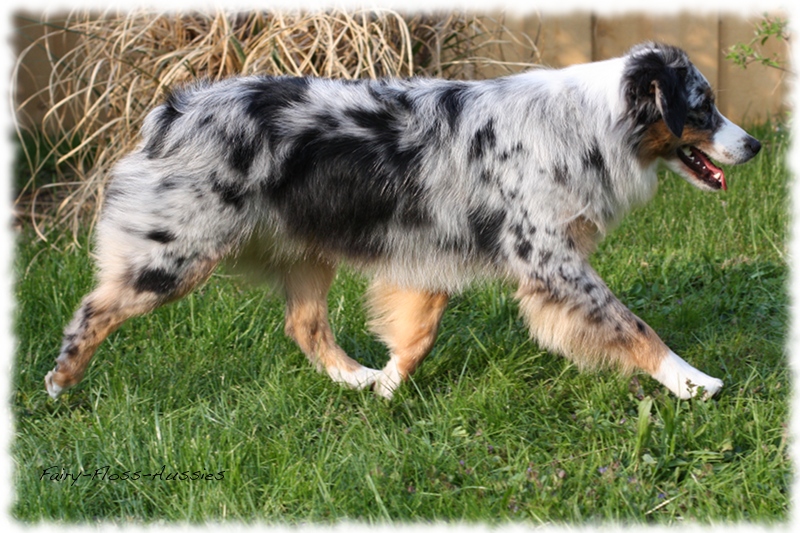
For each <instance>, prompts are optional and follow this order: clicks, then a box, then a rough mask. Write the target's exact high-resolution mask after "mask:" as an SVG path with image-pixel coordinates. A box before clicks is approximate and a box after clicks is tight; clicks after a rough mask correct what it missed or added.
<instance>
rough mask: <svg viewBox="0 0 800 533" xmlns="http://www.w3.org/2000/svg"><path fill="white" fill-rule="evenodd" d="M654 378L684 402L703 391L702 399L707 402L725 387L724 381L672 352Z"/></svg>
mask: <svg viewBox="0 0 800 533" xmlns="http://www.w3.org/2000/svg"><path fill="white" fill-rule="evenodd" d="M653 377H654V378H655V379H656V380H658V381H659V382H661V383H662V384H663V385H664V386H665V387H667V388H668V389H669V390H670V391H672V393H673V394H674V395H675V396H677V397H678V398H681V399H682V400H688V399H689V398H694V397H695V396H697V395H698V394H699V393H700V390H701V389H702V391H703V392H702V396H701V397H700V398H701V399H703V400H707V399H709V398H711V397H712V396H714V395H715V394H716V393H717V392H719V390H720V389H721V388H722V386H723V383H722V380H720V379H717V378H712V377H711V376H709V375H706V374H704V373H703V372H700V371H699V370H697V369H696V368H695V367H693V366H692V365H690V364H689V363H687V362H686V361H684V360H683V359H682V358H681V357H680V356H679V355H677V354H676V353H674V352H672V351H670V352H669V355H667V357H665V358H664V359H663V360H662V361H661V366H659V368H658V371H656V373H655V374H653Z"/></svg>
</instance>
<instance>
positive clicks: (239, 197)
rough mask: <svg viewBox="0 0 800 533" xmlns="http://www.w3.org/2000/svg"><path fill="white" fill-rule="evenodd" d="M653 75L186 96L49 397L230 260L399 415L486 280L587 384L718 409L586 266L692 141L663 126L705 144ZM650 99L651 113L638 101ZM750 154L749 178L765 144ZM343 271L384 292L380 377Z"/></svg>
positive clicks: (379, 304) (144, 164) (152, 130)
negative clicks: (629, 387) (342, 304)
mask: <svg viewBox="0 0 800 533" xmlns="http://www.w3.org/2000/svg"><path fill="white" fill-rule="evenodd" d="M653 50H654V51H652V54H654V57H655V59H659V58H660V59H661V60H664V61H666V58H668V57H670V58H672V59H671V60H672V61H676V62H680V61H684V60H685V56H681V55H680V54H677V52H675V51H674V50H673V49H666V48H665V49H660V48H654V49H653ZM662 56H663V57H662ZM673 56H674V57H673ZM631 57H635V56H633V55H632V56H631ZM650 59H652V58H650ZM664 61H662V63H663V62H664ZM685 61H686V63H687V65H690V64H689V63H688V60H685ZM636 65H637V63H636V61H635V60H634V59H631V58H620V59H617V60H612V61H609V62H606V63H599V64H593V65H588V66H582V67H574V68H572V69H565V70H562V71H534V72H531V73H525V74H521V75H517V76H513V77H509V78H501V79H498V80H489V81H482V82H446V81H442V80H380V81H360V82H343V81H333V80H323V79H307V78H270V77H261V78H258V77H254V78H241V79H231V80H226V81H223V82H220V83H217V84H200V85H197V86H195V87H192V88H189V89H187V90H183V91H180V92H177V93H174V94H173V95H171V96H170V97H169V99H168V100H167V102H166V103H165V104H164V105H162V106H160V107H159V108H157V109H156V110H155V111H153V112H152V113H151V114H150V115H149V116H148V118H147V119H146V121H145V125H144V127H143V131H142V136H143V142H142V144H141V146H140V147H139V149H138V150H137V151H135V152H134V153H133V154H130V155H129V156H127V157H126V158H124V159H122V160H121V161H120V163H119V164H118V165H117V167H116V169H115V173H114V176H113V179H112V181H111V183H110V185H109V188H108V192H107V196H106V201H105V205H104V207H103V212H102V215H101V218H100V222H99V224H98V227H97V230H96V253H97V256H98V266H99V272H98V281H99V283H98V287H97V289H96V290H95V291H94V292H92V293H91V294H90V295H88V296H87V297H86V298H85V299H84V302H83V304H82V305H81V308H80V309H79V310H78V312H77V313H76V315H75V318H74V319H73V321H72V323H71V324H70V325H69V326H68V327H67V329H66V331H65V334H64V342H63V344H62V350H61V354H60V355H59V357H58V359H57V366H56V368H55V369H54V370H53V372H51V373H49V374H48V375H47V377H46V384H47V388H48V391H49V392H50V393H51V395H53V396H57V395H58V394H60V393H61V392H62V391H63V390H64V389H66V388H67V387H70V386H72V385H74V384H75V383H77V382H78V381H80V379H81V378H82V376H83V373H84V371H85V369H86V366H87V364H88V362H89V360H90V358H91V357H92V355H93V353H94V351H95V350H96V348H97V346H98V345H99V343H100V342H102V340H103V339H104V338H105V337H106V336H107V335H108V334H109V333H110V332H111V331H113V330H114V329H115V328H116V327H117V326H118V325H119V324H121V323H122V322H124V321H125V320H127V319H128V318H130V317H133V316H136V315H140V314H143V313H146V312H148V311H150V310H152V309H154V308H156V307H158V306H159V305H162V304H164V303H166V302H169V301H172V300H175V299H177V298H180V297H181V296H183V295H184V294H186V293H187V292H189V291H191V290H192V289H193V288H194V287H196V286H197V285H198V284H199V283H201V282H202V281H203V280H205V279H206V278H207V277H208V276H209V275H210V274H211V272H212V271H213V269H214V268H215V267H216V265H217V264H218V263H219V262H220V261H221V260H223V259H225V258H228V259H229V260H230V261H231V263H232V265H233V266H234V268H237V269H239V270H242V271H246V272H248V273H249V274H251V275H255V276H256V277H261V278H263V279H267V280H269V281H271V282H272V283H273V284H274V285H276V286H277V287H279V289H280V290H281V291H282V293H283V295H284V296H285V298H286V333H287V334H288V335H289V336H291V337H292V338H293V339H295V341H296V342H297V343H298V345H299V346H300V348H301V349H302V350H303V351H304V353H305V354H306V355H307V356H308V358H309V359H310V360H311V362H312V363H313V364H314V365H315V366H317V368H318V369H319V370H323V371H326V372H327V373H328V374H329V375H330V376H331V377H332V378H333V379H334V380H335V381H339V382H343V383H345V384H347V385H349V386H351V387H356V388H361V387H367V386H373V387H374V388H375V390H376V391H377V392H378V393H379V394H381V395H383V396H387V397H389V396H391V395H392V393H393V391H394V389H395V388H396V387H397V385H398V384H399V383H400V382H401V381H403V380H404V379H406V378H407V377H408V376H409V375H410V374H411V373H413V371H414V369H415V368H416V367H417V366H418V365H419V363H420V362H421V361H422V360H423V359H424V357H425V356H426V355H427V353H428V352H429V351H430V349H431V347H432V345H433V342H434V340H435V337H436V333H437V331H438V327H439V321H440V319H441V316H442V313H443V312H444V309H445V307H446V303H447V300H448V297H449V295H451V294H453V293H456V292H458V291H461V290H462V289H463V288H464V287H466V286H467V285H468V284H469V283H471V282H472V281H473V280H475V279H480V278H487V277H491V278H503V279H506V280H509V281H512V282H516V283H517V284H518V286H519V288H518V291H517V297H518V299H519V301H520V309H521V312H522V314H523V315H524V317H525V318H526V321H527V323H528V325H529V327H530V329H531V332H532V334H533V335H534V337H535V338H536V339H538V341H539V342H540V343H541V344H542V345H543V346H545V347H547V348H549V349H552V350H554V351H557V352H559V353H562V354H564V355H566V356H568V357H570V358H572V359H573V360H575V361H577V362H578V363H579V364H581V365H582V366H598V365H605V364H610V365H612V366H616V367H618V368H621V369H623V370H633V369H640V370H644V371H646V372H648V373H649V374H651V375H653V376H654V377H656V379H658V380H659V381H661V382H662V383H665V384H666V385H667V386H668V387H669V388H670V390H672V391H673V392H674V393H676V394H677V395H679V396H681V397H689V396H692V395H694V394H696V392H697V390H698V388H703V389H704V390H705V394H706V395H710V394H713V393H714V392H716V391H717V390H718V389H719V388H720V387H721V385H722V383H721V381H719V380H715V379H713V378H710V377H709V376H706V375H705V374H703V373H702V372H700V371H698V370H696V369H694V368H692V367H691V366H690V365H689V364H688V363H686V362H685V361H683V360H682V359H680V358H679V357H678V356H677V355H675V354H674V353H673V352H672V351H671V350H669V348H667V347H666V345H664V343H663V342H661V340H660V339H659V338H658V336H657V335H656V334H655V332H653V330H652V329H650V328H649V326H647V325H646V324H645V323H644V322H643V321H641V320H640V319H639V318H637V317H636V316H635V315H634V314H633V313H631V312H630V311H629V310H628V309H627V308H626V307H625V306H624V305H623V304H622V303H620V302H619V301H618V300H617V299H616V298H615V297H614V295H613V294H612V293H611V292H610V291H609V289H608V288H607V287H606V285H605V283H604V282H603V281H602V280H601V279H600V277H599V276H598V275H597V273H596V272H595V271H594V270H593V269H592V268H591V266H589V264H588V262H587V258H588V257H589V255H590V254H591V253H592V252H593V250H594V247H595V245H596V243H597V241H598V240H599V239H600V238H601V237H602V235H604V234H605V232H606V231H608V230H609V229H610V228H611V227H613V226H614V225H615V224H616V223H617V221H618V220H619V218H620V217H621V216H622V215H623V214H624V213H625V212H627V211H628V210H629V209H630V208H631V207H632V206H635V205H637V204H641V203H643V202H645V201H646V200H648V199H649V198H650V197H651V196H652V194H653V193H654V192H655V188H656V174H655V165H656V162H657V159H658V157H672V155H673V154H671V153H670V152H669V151H668V150H667V148H664V151H663V153H661V152H659V150H660V149H661V148H659V147H661V146H662V145H663V146H669V147H672V146H673V145H674V146H679V142H680V141H679V140H678V137H679V135H678V136H672V137H670V133H669V131H667V130H666V128H663V127H660V126H659V124H660V125H663V124H664V123H665V121H666V123H667V125H668V126H669V128H670V130H672V129H675V128H677V127H678V126H680V128H681V129H682V128H683V122H682V121H685V122H686V124H687V129H688V128H691V127H694V128H695V129H694V130H692V135H693V137H692V138H693V139H695V138H696V139H698V141H697V142H701V143H702V142H703V140H704V139H705V137H704V136H703V134H702V132H703V131H705V130H701V129H700V126H692V122H691V121H692V120H694V121H695V122H697V123H698V124H699V120H700V119H697V118H694V115H692V114H691V113H688V112H686V110H685V109H684V111H682V112H681V111H679V112H678V113H679V114H681V116H679V117H678V118H677V119H676V118H675V116H674V115H675V113H676V112H674V111H669V116H667V110H666V107H665V106H666V104H665V103H664V102H662V101H661V100H660V99H659V98H660V93H659V91H658V90H657V91H655V95H653V94H651V93H652V92H653V91H652V90H651V89H650V88H649V86H647V85H644V86H643V88H641V89H637V88H638V87H639V85H640V80H639V78H638V77H639V76H643V75H644V74H642V73H639V72H638V71H636V70H635V68H634V67H635V66H636ZM663 68H667V67H663ZM687 68H688V67H687ZM651 70H652V68H651V69H650V70H647V69H645V70H644V71H643V72H651ZM598 73H600V74H603V73H605V74H606V75H605V76H597V74H598ZM698 79H699V78H698ZM695 81H696V80H695ZM653 83H654V84H656V85H654V86H655V87H657V89H662V86H666V84H667V83H673V82H668V81H662V80H661V78H656V79H654V81H653ZM697 83H699V82H697ZM636 90H639V91H640V92H641V95H640V96H641V98H643V99H645V101H644V102H639V101H638V100H635V99H634V101H631V98H632V97H631V91H636ZM664 92H665V93H666V92H667V91H666V89H664ZM672 92H674V91H672ZM672 92H671V93H670V96H669V98H673V96H672ZM692 94H693V93H692ZM637 98H638V96H637ZM654 98H655V99H657V100H654ZM648 99H649V100H648ZM687 105H689V104H687ZM636 106H640V107H636ZM684 107H685V106H684ZM670 109H671V108H670ZM662 114H663V117H662ZM683 115H686V116H685V117H684V116H683ZM676 123H677V124H678V126H676ZM708 123H709V124H711V125H710V126H708V127H709V128H711V127H712V126H713V127H720V126H719V124H720V122H719V121H717V122H716V123H713V121H711V122H708ZM714 124H716V126H714ZM704 127H705V126H704ZM695 130H697V132H700V133H697V132H696V131H695ZM665 131H666V133H664V132H665ZM709 131H711V130H709ZM654 132H655V133H654ZM742 133H743V132H742ZM708 135H711V134H710V133H709V134H708ZM726 138H737V139H739V138H741V139H744V140H743V141H741V142H744V143H747V142H750V141H748V140H747V139H749V137H748V138H747V139H745V137H742V136H741V135H740V136H739V137H736V136H735V135H732V134H730V133H726ZM752 141H753V142H755V141H754V140H752ZM737 142H739V141H737ZM643 146H646V149H644V148H642V147H643ZM754 147H755V148H754ZM734 148H735V149H739V150H742V149H741V147H739V146H736V147H734ZM734 148H732V149H734ZM749 148H750V152H753V153H750V154H745V155H741V156H738V159H737V160H736V161H734V162H743V161H744V160H746V159H749V157H752V155H754V152H755V151H757V142H755V144H752V143H751V144H750V145H749ZM669 150H673V151H674V150H675V148H669ZM726 153H727V152H726ZM676 164H677V163H676ZM703 179H704V180H706V181H705V186H710V187H714V186H716V185H715V182H714V181H713V180H714V179H715V178H709V177H707V176H705V177H703ZM723 183H724V182H723ZM709 184H710V185H709ZM341 262H347V263H350V264H351V265H353V266H354V267H355V268H358V269H360V270H362V271H363V272H365V273H366V274H368V275H369V276H371V277H372V279H373V282H372V286H371V288H370V291H369V295H368V297H369V305H370V309H371V317H372V318H371V320H370V327H371V329H373V331H375V333H376V334H378V336H379V337H380V338H381V340H382V341H383V342H384V343H385V344H386V345H387V346H388V348H389V350H390V354H391V356H390V361H389V363H388V364H387V366H386V368H385V369H383V370H382V371H377V370H372V369H368V368H365V367H363V366H361V365H360V364H359V363H357V362H356V361H354V360H352V359H351V358H349V357H348V356H347V355H346V354H345V353H344V351H343V350H342V349H341V348H340V347H339V346H338V345H337V344H336V342H335V340H334V338H333V334H332V332H331V329H330V326H329V325H328V320H327V304H326V296H327V292H328V289H329V287H330V284H331V282H332V280H333V278H334V275H335V271H336V267H337V265H338V264H340V263H341Z"/></svg>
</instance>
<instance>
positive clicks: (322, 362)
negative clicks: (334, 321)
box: [283, 259, 378, 388]
mask: <svg viewBox="0 0 800 533" xmlns="http://www.w3.org/2000/svg"><path fill="white" fill-rule="evenodd" d="M335 275H336V266H335V265H334V264H331V263H327V262H325V261H323V260H321V259H305V260H303V261H299V262H297V263H294V264H292V265H291V266H290V267H289V268H288V270H287V271H286V272H285V273H284V275H283V288H284V291H285V295H286V327H285V331H286V335H288V336H289V337H291V338H292V339H294V341H295V342H296V343H297V345H298V346H299V347H300V349H301V350H302V351H303V353H305V354H306V357H307V358H308V360H309V361H311V363H312V364H313V365H314V366H315V367H316V369H317V370H318V371H320V372H321V371H323V370H324V371H326V372H327V373H328V375H329V376H330V377H331V379H333V380H334V381H336V382H339V383H344V384H346V385H348V386H350V387H352V388H364V387H368V386H370V385H371V384H372V382H373V381H374V379H375V375H377V373H378V371H377V370H372V369H369V368H366V367H364V366H362V365H361V364H359V363H358V362H357V361H355V360H353V359H351V358H350V357H349V356H348V355H347V354H346V353H345V351H344V350H342V348H340V347H339V345H338V344H336V340H335V339H334V335H333V332H332V331H331V327H330V324H329V323H328V302H327V297H328V290H329V288H330V286H331V283H332V282H333V278H334V276H335Z"/></svg>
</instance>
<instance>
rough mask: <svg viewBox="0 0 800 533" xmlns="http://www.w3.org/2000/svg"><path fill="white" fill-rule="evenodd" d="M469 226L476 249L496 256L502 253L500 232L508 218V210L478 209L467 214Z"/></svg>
mask: <svg viewBox="0 0 800 533" xmlns="http://www.w3.org/2000/svg"><path fill="white" fill-rule="evenodd" d="M467 220H468V221H469V228H470V231H471V232H472V237H473V239H474V242H475V249H476V250H477V251H479V252H481V253H484V254H486V255H488V256H489V257H492V258H495V257H497V256H498V255H499V253H500V234H501V231H502V229H503V223H504V222H505V220H506V212H505V211H503V210H501V209H498V210H496V211H488V210H485V209H478V210H473V211H470V212H469V214H468V215H467Z"/></svg>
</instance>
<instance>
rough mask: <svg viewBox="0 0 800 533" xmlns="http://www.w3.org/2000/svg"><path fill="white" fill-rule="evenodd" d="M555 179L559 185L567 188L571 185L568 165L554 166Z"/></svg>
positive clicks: (559, 164) (558, 164)
mask: <svg viewBox="0 0 800 533" xmlns="http://www.w3.org/2000/svg"><path fill="white" fill-rule="evenodd" d="M601 157H602V155H601ZM553 179H554V180H555V182H556V183H558V184H559V185H564V186H566V185H568V184H569V169H568V168H567V164H566V163H557V164H556V165H555V166H553Z"/></svg>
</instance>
